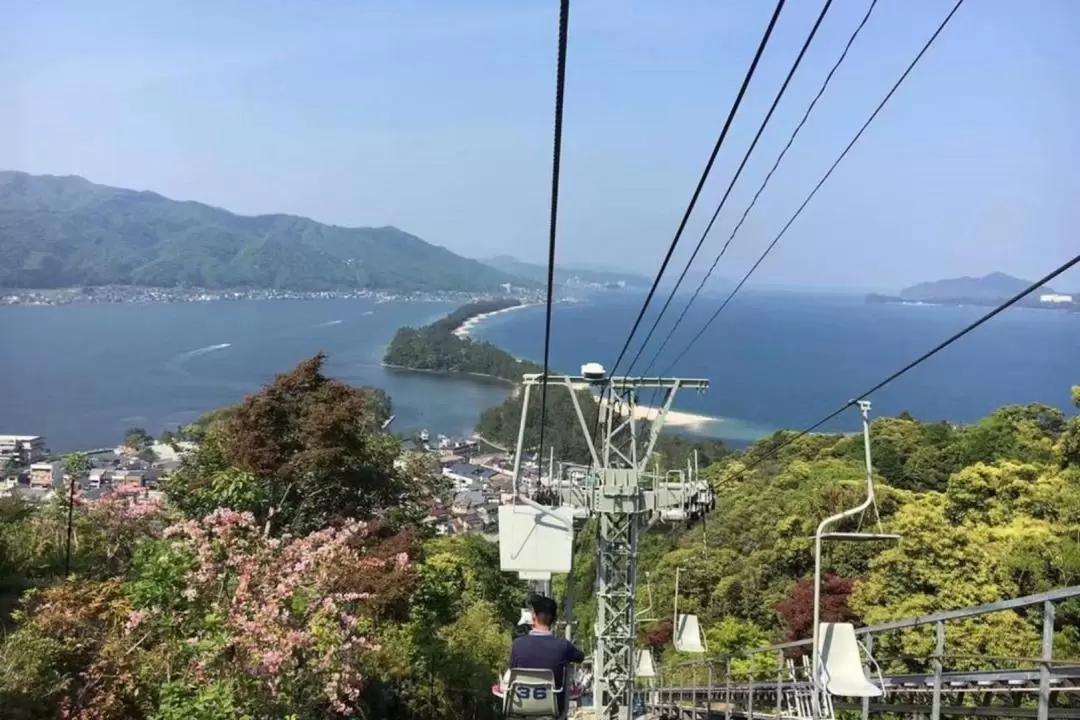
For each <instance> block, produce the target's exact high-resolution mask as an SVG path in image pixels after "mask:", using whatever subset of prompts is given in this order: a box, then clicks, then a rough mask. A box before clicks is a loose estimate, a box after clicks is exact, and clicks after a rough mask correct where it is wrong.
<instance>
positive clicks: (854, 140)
mask: <svg viewBox="0 0 1080 720" xmlns="http://www.w3.org/2000/svg"><path fill="white" fill-rule="evenodd" d="M963 4H964V0H957V2H956V4H955V5H954V6H953V8H952V10H950V11H949V14H948V15H946V16H945V19H944V20H942V21H941V24H940V25H938V27H937V29H936V30H935V31H934V34H933V35H931V36H930V39H929V40H927V41H926V43H925V44H924V45H923V47H922V49H921V50H919V54H918V55H916V56H915V59H914V60H912V61H911V63H910V64H908V66H907V68H906V69H905V70H904V72H903V74H901V75H900V77H899V79H897V81H896V82H895V83H894V84H893V86H892V88H891V89H890V90H889V92H888V93H887V94H886V95H885V97H884V98H882V100H881V102H880V103H878V106H877V107H876V108H875V109H874V112H872V113H870V117H868V118H867V119H866V122H864V123H863V124H862V127H861V128H859V131H858V132H857V133H855V137H853V138H851V141H850V142H849V143H848V144H847V147H845V148H844V151H843V152H841V153H840V156H839V157H837V158H836V160H835V161H833V164H832V165H831V166H830V167H829V169H828V170H827V171H826V172H825V174H824V175H822V177H821V179H820V180H818V182H817V185H815V186H814V189H813V190H811V191H810V194H809V195H807V196H806V199H805V200H803V202H802V204H801V205H800V206H799V208H798V210H796V211H795V214H794V215H792V216H791V218H790V219H789V220H788V221H787V223H785V224H784V227H783V228H781V229H780V232H779V233H777V235H776V237H775V238H773V240H772V242H771V243H769V245H768V247H766V248H765V252H763V253H762V254H761V256H760V257H759V258H758V259H757V262H755V263H754V264H753V265H752V266H751V267H750V270H748V271H747V273H746V275H744V276H743V278H742V280H740V281H739V284H738V285H736V286H735V289H733V290H732V291H731V292H730V293H729V294H728V296H727V298H725V299H724V302H723V303H721V304H720V307H719V308H717V309H716V312H714V313H713V314H712V316H711V317H710V318H709V319H708V321H706V323H705V324H704V325H703V326H702V328H701V330H699V331H698V333H697V334H696V335H695V336H694V337H693V338H692V339H691V340H690V342H689V343H688V344H687V345H686V347H685V348H683V350H682V352H680V353H679V354H678V356H676V358H675V360H673V361H672V363H671V365H670V366H669V367H668V370H666V371H665V373H666V372H668V371H670V369H671V367H673V366H674V365H675V364H676V363H678V362H679V360H681V359H682V358H683V357H684V356H685V355H686V353H687V352H688V351H689V350H690V348H691V347H693V346H694V343H696V342H697V341H698V340H699V339H700V338H701V336H702V335H704V334H705V331H706V330H708V329H709V326H710V325H711V324H712V323H713V321H714V320H716V318H717V317H718V316H719V315H720V313H721V312H723V311H724V309H725V308H726V307H727V306H728V305H729V304H730V303H731V301H732V299H733V298H734V297H735V296H736V295H737V294H738V293H739V290H741V289H742V287H743V285H745V284H746V281H747V280H749V279H750V276H751V275H753V274H754V272H755V271H756V270H757V268H758V266H760V265H761V263H762V262H764V260H765V258H766V257H768V255H769V253H771V252H772V250H773V248H775V247H776V244H777V243H779V242H780V239H781V238H782V237H784V234H785V233H787V231H788V228H790V227H791V226H792V225H793V224H794V223H795V220H797V219H798V217H799V216H800V215H801V214H802V211H803V210H805V209H806V206H807V205H809V204H810V201H811V200H813V198H814V196H815V195H817V192H818V190H820V189H821V186H822V185H824V184H825V181H827V180H828V179H829V177H831V176H832V174H833V171H834V170H836V168H837V166H839V165H840V163H841V162H842V161H843V159H844V158H845V157H847V154H848V153H849V152H850V151H851V148H853V147H854V146H855V143H857V142H858V141H859V138H861V137H862V135H863V133H864V132H866V129H867V128H868V127H870V124H871V123H872V122H874V120H875V118H877V116H878V114H879V113H880V112H881V110H882V109H883V108H884V107H885V105H886V104H888V102H889V100H890V99H891V98H892V96H893V95H894V94H895V93H896V91H897V90H898V89H899V88H900V86H901V85H902V84H903V82H904V80H906V79H907V77H908V75H910V74H911V71H912V70H914V69H915V66H916V65H918V63H919V61H920V60H921V59H922V57H923V55H925V54H926V51H927V50H929V49H930V46H931V45H933V44H934V42H935V41H936V40H937V38H938V36H940V35H941V31H942V30H944V29H945V26H946V25H948V24H949V21H950V20H952V18H953V16H954V15H955V14H956V11H957V10H959V9H960V6H961V5H963Z"/></svg>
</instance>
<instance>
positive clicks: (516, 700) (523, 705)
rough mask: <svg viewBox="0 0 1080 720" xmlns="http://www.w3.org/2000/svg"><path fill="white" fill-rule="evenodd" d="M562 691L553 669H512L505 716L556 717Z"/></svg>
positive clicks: (507, 683) (504, 696)
mask: <svg viewBox="0 0 1080 720" xmlns="http://www.w3.org/2000/svg"><path fill="white" fill-rule="evenodd" d="M559 692H561V688H560V687H559V686H558V685H556V684H555V676H554V674H553V673H552V672H551V671H550V670H534V669H529V668H511V669H510V673H509V677H508V678H507V682H506V691H505V694H504V695H503V717H504V718H508V719H510V718H552V719H554V718H557V717H559V703H558V699H557V694H558V693H559Z"/></svg>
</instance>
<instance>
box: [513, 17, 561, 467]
mask: <svg viewBox="0 0 1080 720" xmlns="http://www.w3.org/2000/svg"><path fill="white" fill-rule="evenodd" d="M569 25H570V0H560V2H559V52H558V60H557V69H556V80H555V137H554V141H553V143H552V152H551V217H550V222H549V230H548V266H547V309H546V311H545V316H544V375H543V383H542V384H541V386H540V446H539V448H538V450H537V453H538V455H537V462H538V465H537V467H538V468H539V467H541V466H542V463H543V456H544V428H545V426H546V425H547V394H548V393H547V391H548V383H547V378H548V372H549V370H550V364H549V360H550V354H551V311H552V307H553V305H554V300H555V236H556V230H557V228H558V219H559V174H560V169H561V161H562V127H563V104H564V103H563V100H564V97H565V95H566V45H567V35H568V31H569ZM522 411H523V412H524V409H523V410H522ZM549 472H550V471H549Z"/></svg>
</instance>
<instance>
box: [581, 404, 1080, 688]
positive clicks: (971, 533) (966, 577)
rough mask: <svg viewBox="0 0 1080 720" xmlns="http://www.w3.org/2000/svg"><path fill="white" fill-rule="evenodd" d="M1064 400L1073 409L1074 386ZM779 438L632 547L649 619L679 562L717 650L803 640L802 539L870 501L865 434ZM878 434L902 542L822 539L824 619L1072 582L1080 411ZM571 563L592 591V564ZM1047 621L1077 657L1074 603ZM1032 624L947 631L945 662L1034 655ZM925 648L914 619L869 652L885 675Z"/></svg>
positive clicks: (668, 653)
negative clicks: (644, 577) (700, 507)
mask: <svg viewBox="0 0 1080 720" xmlns="http://www.w3.org/2000/svg"><path fill="white" fill-rule="evenodd" d="M1073 400H1074V402H1075V403H1076V404H1077V405H1078V406H1080V387H1078V388H1073ZM788 436H789V435H788V434H786V433H779V434H777V435H775V436H773V437H771V438H767V439H764V440H761V441H760V442H758V443H757V444H755V445H754V446H753V447H751V448H750V449H748V450H747V451H746V452H745V453H743V454H740V455H737V456H731V457H729V458H726V459H724V460H722V461H721V462H719V463H716V464H714V465H712V466H710V467H709V468H708V470H707V474H708V477H709V479H710V482H711V483H712V485H713V487H715V488H716V489H717V491H718V493H719V499H718V502H717V507H716V510H715V511H714V512H712V513H711V514H709V516H708V517H707V519H706V521H705V522H704V523H703V524H702V525H699V526H697V527H695V528H692V529H689V530H687V531H685V532H684V533H681V534H679V535H678V536H677V537H674V538H663V537H653V538H650V539H649V540H648V542H643V543H642V550H641V552H642V555H643V556H644V557H647V558H649V562H650V563H651V568H650V569H651V571H652V573H651V590H652V597H653V598H654V602H655V605H654V608H655V611H654V612H655V615H656V616H657V617H659V618H670V617H671V614H672V612H673V599H674V576H675V569H676V567H681V568H682V573H681V575H680V579H679V588H680V593H679V610H680V612H690V613H697V614H698V615H699V617H700V620H701V627H702V629H703V632H704V633H705V635H706V637H707V641H708V647H709V651H710V654H712V655H716V656H723V655H725V654H729V653H734V652H738V651H741V650H745V649H749V648H753V647H759V646H763V645H766V644H769V643H771V642H778V641H782V640H793V639H802V638H806V637H809V636H810V634H811V632H812V622H811V619H812V607H813V606H812V597H813V593H812V584H811V579H812V576H813V550H812V540H811V537H812V535H813V533H814V531H815V528H816V526H817V524H818V523H819V522H820V521H821V520H822V519H823V518H825V517H827V516H829V515H831V514H833V513H835V512H838V511H839V510H841V509H843V508H847V507H852V506H854V505H857V504H858V503H859V502H860V501H861V500H862V498H863V497H864V496H865V488H864V485H863V476H864V469H863V467H862V454H863V450H862V442H861V438H859V437H852V438H848V437H842V436H810V437H804V438H800V439H799V440H798V441H796V442H794V443H792V444H791V445H790V446H788V447H786V448H784V449H783V450H781V451H780V452H779V453H778V456H777V457H775V458H771V457H770V454H771V453H772V452H773V448H775V447H777V446H778V445H779V443H781V442H783V441H784V439H785V438H786V437H788ZM872 437H873V442H872V447H873V457H874V465H875V474H876V477H877V483H878V491H879V492H878V498H877V504H878V508H879V510H880V513H881V518H882V521H883V527H884V529H885V531H886V532H894V533H897V534H899V535H901V540H900V541H899V542H896V543H887V542H879V543H846V544H845V543H838V544H832V545H827V546H826V548H827V554H826V562H825V568H824V569H825V572H826V578H827V581H826V583H825V592H824V607H825V610H824V620H825V621H833V622H837V621H848V622H855V623H857V624H858V623H862V624H876V623H882V622H886V621H890V620H896V619H900V618H904V617H911V616H917V615H927V614H931V613H935V612H940V611H945V610H952V609H957V608H962V607H967V606H972V605H979V604H982V603H989V602H993V601H996V600H1001V599H1005V598H1012V597H1018V596H1022V595H1028V594H1032V593H1037V592H1041V591H1045V590H1048V589H1051V588H1055V587H1061V586H1066V585H1072V584H1077V583H1080V419H1078V418H1077V417H1072V418H1067V417H1066V416H1065V415H1064V414H1062V413H1061V412H1060V411H1058V410H1056V409H1053V408H1049V407H1046V406H1043V405H1029V406H1010V407H1003V408H1001V409H999V410H998V411H996V412H995V413H994V414H992V415H991V416H990V417H988V418H985V419H984V420H982V421H980V422H978V423H975V424H974V425H971V426H967V427H963V428H959V429H957V428H954V427H952V426H951V425H948V424H945V423H922V422H918V421H916V420H914V419H912V418H910V417H907V416H903V417H900V418H880V419H878V420H875V421H874V422H873V424H872ZM870 522H872V519H871V517H868V518H867V519H866V521H865V522H864V525H865V524H866V523H870ZM856 525H857V523H855V522H853V523H852V525H851V526H850V527H848V528H847V529H848V530H854V529H855V528H856ZM579 559H580V560H581V562H582V565H581V566H580V569H579V578H580V579H581V581H582V582H583V583H584V584H585V585H586V586H591V577H592V575H591V569H590V564H591V562H592V559H591V557H586V556H585V554H584V553H583V555H582V556H580V558H579ZM640 602H646V595H645V589H644V588H642V595H641V597H640V598H639V603H640ZM584 612H591V608H589V609H586V610H584ZM1056 622H1057V624H1056V627H1057V634H1058V637H1057V639H1056V640H1055V658H1058V657H1060V658H1075V657H1077V656H1078V655H1080V630H1078V628H1080V603H1075V602H1068V603H1064V604H1062V605H1060V606H1059V607H1058V611H1057V619H1056ZM1041 623H1042V617H1041V612H1039V610H1038V609H1035V610H1033V611H1032V612H1031V613H1030V614H1021V613H1014V612H1007V613H998V614H994V615H990V616H986V617H983V618H979V619H978V620H977V621H975V622H969V623H968V622H965V623H956V624H949V625H948V626H947V628H948V633H947V638H946V640H947V642H946V652H947V654H949V655H951V656H952V657H953V658H955V659H953V660H950V663H951V667H946V669H947V670H949V669H954V670H957V669H964V668H965V667H968V666H970V663H971V662H973V659H974V658H980V657H997V658H1024V657H1038V656H1039V652H1040V632H1041ZM640 630H641V633H640V636H641V639H642V642H643V643H647V644H650V645H652V646H653V647H654V649H655V650H656V651H657V652H658V653H660V655H661V657H662V659H663V662H664V663H665V664H667V665H668V666H669V667H670V666H673V665H674V664H676V663H678V662H680V661H684V660H687V659H689V658H690V656H682V657H680V654H679V653H676V652H675V651H674V650H673V649H672V648H671V646H670V644H669V641H670V634H671V621H670V619H669V620H663V621H660V622H656V623H652V624H646V625H645V626H644V627H642V628H641V629H640ZM933 646H934V638H933V629H932V628H919V629H913V630H909V631H904V632H900V633H891V634H889V635H885V636H882V637H880V638H877V639H876V641H875V655H876V656H877V657H878V658H879V659H880V660H881V661H882V663H883V665H886V664H887V666H888V669H891V670H894V671H903V670H910V671H917V670H925V669H927V668H929V655H930V654H931V652H932V650H933ZM965 657H966V658H967V659H966V660H965V659H964V658H965ZM768 662H769V659H768V658H766V659H765V666H762V668H759V669H762V670H764V669H767V665H768ZM965 663H967V665H965ZM982 667H985V662H984V663H983V665H982ZM766 676H767V673H766Z"/></svg>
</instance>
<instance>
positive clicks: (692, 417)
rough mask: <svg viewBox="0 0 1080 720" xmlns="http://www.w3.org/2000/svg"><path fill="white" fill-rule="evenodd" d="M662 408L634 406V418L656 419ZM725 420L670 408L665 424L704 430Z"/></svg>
mask: <svg viewBox="0 0 1080 720" xmlns="http://www.w3.org/2000/svg"><path fill="white" fill-rule="evenodd" d="M607 403H608V401H607V399H605V400H604V404H605V405H606V404H607ZM622 410H623V414H624V415H625V414H626V407H625V406H623V408H622ZM659 412H660V408H656V407H652V406H651V405H635V406H634V418H635V419H637V420H654V419H656V416H657V414H659ZM719 422H723V420H722V419H721V418H715V417H710V416H708V415H698V414H697V413H688V412H683V411H681V410H668V413H667V416H666V417H665V420H664V424H665V425H666V426H669V427H673V428H684V429H686V430H693V431H695V432H697V431H703V430H705V428H706V427H707V426H709V425H712V424H715V423H719Z"/></svg>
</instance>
